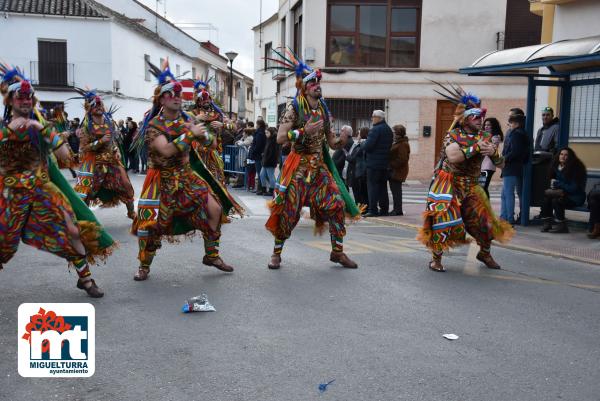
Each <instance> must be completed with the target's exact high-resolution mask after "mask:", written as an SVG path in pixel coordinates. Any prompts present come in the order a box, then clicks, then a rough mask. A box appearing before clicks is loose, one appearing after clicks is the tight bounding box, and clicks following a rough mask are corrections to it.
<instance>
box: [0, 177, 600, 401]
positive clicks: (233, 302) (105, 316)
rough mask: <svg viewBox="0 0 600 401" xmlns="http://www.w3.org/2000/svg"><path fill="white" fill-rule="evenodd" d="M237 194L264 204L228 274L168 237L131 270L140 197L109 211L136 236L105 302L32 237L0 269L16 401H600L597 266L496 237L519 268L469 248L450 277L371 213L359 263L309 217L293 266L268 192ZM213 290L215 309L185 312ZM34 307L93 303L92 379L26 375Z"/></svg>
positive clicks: (502, 253) (3, 343)
mask: <svg viewBox="0 0 600 401" xmlns="http://www.w3.org/2000/svg"><path fill="white" fill-rule="evenodd" d="M142 178H143V177H134V182H135V184H136V187H139V185H141V181H142ZM239 194H241V195H242V197H241V199H242V201H243V202H244V203H246V204H247V206H248V207H249V208H250V209H251V211H252V212H253V215H252V216H250V217H247V218H244V219H242V220H235V221H233V223H232V224H229V225H227V226H225V227H224V229H223V238H222V246H221V253H222V256H223V258H224V259H225V260H226V261H228V262H229V263H231V264H233V265H234V266H235V268H236V271H235V272H234V273H233V274H229V275H228V274H224V273H222V272H219V271H217V270H216V269H213V268H210V267H206V266H203V265H202V264H201V259H202V255H203V247H202V241H201V239H196V240H194V241H193V242H190V241H184V242H182V243H181V244H179V245H168V244H166V245H165V246H164V247H163V249H161V250H160V251H159V254H158V256H157V257H156V259H155V262H154V265H153V270H152V273H151V276H150V279H149V280H148V281H146V282H135V281H133V280H132V277H133V274H134V273H135V270H136V267H137V263H136V253H137V248H136V241H135V238H134V237H132V236H130V235H128V233H127V231H128V226H129V221H128V220H127V219H126V218H124V216H125V208H124V207H121V208H118V209H110V210H99V211H98V213H97V215H98V217H99V218H100V219H101V221H103V222H104V224H105V226H106V227H107V228H108V230H109V231H110V232H111V233H112V234H113V235H114V236H115V238H116V239H118V240H119V241H120V244H121V245H120V249H119V250H117V251H116V252H115V254H114V255H113V257H112V258H111V259H110V260H109V261H108V264H106V265H104V266H100V267H96V268H95V269H94V275H95V278H96V279H97V281H98V283H99V284H100V285H101V286H102V287H103V289H104V290H105V292H106V296H105V297H104V298H103V299H99V300H92V299H90V298H87V297H86V295H85V293H84V292H83V291H81V290H78V289H76V288H75V281H76V274H75V273H74V272H71V273H69V272H68V271H67V269H66V267H65V263H64V262H63V261H62V260H61V259H58V258H56V257H54V256H52V255H48V254H45V253H41V252H39V251H37V250H34V249H33V248H30V247H27V246H26V245H21V247H20V249H19V252H18V254H17V256H16V257H15V258H14V259H13V260H12V261H11V262H10V263H8V265H6V267H5V269H4V270H3V271H0V355H2V357H1V358H0V399H1V400H25V399H27V400H56V399H62V400H277V401H283V400H295V401H298V400H344V401H351V400H427V401H433V400H457V401H458V400H461V401H462V400H478V401H479V400H489V401H493V400H510V401H515V400H527V401H530V400H544V401H547V400H598V399H599V398H600V395H599V394H600V369H599V368H598V366H600V362H599V361H600V337H599V335H598V333H599V332H600V269H599V268H598V266H592V265H586V264H580V263H575V262H570V261H565V260H562V259H554V258H550V257H546V256H540V255H532V254H526V253H520V252H515V251H509V250H505V249H500V248H494V249H493V253H494V255H495V257H496V259H497V260H498V262H499V263H500V264H501V265H502V266H503V270H501V271H490V270H487V269H486V268H485V267H483V266H482V265H481V264H480V263H478V262H477V261H476V260H475V257H474V256H475V253H476V251H477V250H476V248H475V247H463V248H460V249H458V250H456V251H454V252H452V254H451V255H449V256H448V257H447V258H445V265H446V267H447V269H448V272H447V273H435V272H431V271H429V270H428V269H427V268H426V265H427V261H428V260H429V256H428V254H427V253H426V252H425V250H424V249H423V247H422V246H421V245H420V244H418V243H417V242H416V241H415V240H414V236H415V232H414V231H411V230H409V229H402V228H395V227H387V226H379V225H375V224H371V223H368V222H361V223H358V224H354V225H352V226H350V227H349V229H348V236H347V237H346V250H347V251H348V253H349V255H351V257H353V258H354V259H355V260H356V261H357V262H358V263H359V269H358V270H346V269H343V268H340V267H337V266H336V265H334V264H332V263H331V262H329V239H328V236H324V237H314V236H313V234H312V225H311V223H310V221H302V222H301V223H300V225H299V226H298V228H297V229H296V231H295V232H294V235H293V237H292V239H291V240H290V241H288V243H287V244H286V247H285V249H284V254H283V256H284V257H283V264H282V268H281V270H279V271H270V270H268V269H267V267H266V264H267V262H268V260H269V255H270V253H271V247H272V239H271V237H270V234H269V233H268V232H267V231H265V229H264V227H263V224H264V222H265V216H264V214H265V208H264V199H265V198H258V197H256V196H254V195H247V194H246V193H243V192H240V193H239ZM201 293H206V294H207V295H208V298H209V300H210V302H211V303H212V304H213V305H214V306H215V308H216V312H214V313H194V314H183V313H181V306H182V304H183V302H184V301H185V299H186V298H188V297H191V296H194V295H198V294H201ZM24 302H91V303H93V304H94V305H95V308H96V373H95V375H94V376H93V377H91V378H85V379H58V378H50V379H31V378H22V377H20V376H19V374H18V373H17V308H18V306H19V305H20V304H21V303H24ZM445 333H453V334H456V335H458V336H459V339H458V340H455V341H449V340H446V339H444V338H443V337H442V335H443V334H445ZM333 379H335V382H334V383H332V384H331V385H330V386H329V387H328V389H327V390H326V391H325V392H324V393H320V392H319V390H318V386H319V384H320V383H324V382H328V381H330V380H333Z"/></svg>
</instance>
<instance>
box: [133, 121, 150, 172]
mask: <svg viewBox="0 0 600 401" xmlns="http://www.w3.org/2000/svg"><path fill="white" fill-rule="evenodd" d="M131 122H132V123H133V120H132V121H131ZM140 125H142V122H141V121H140ZM140 162H141V164H142V169H141V170H140V173H141V174H146V170H147V168H148V147H147V146H146V142H144V144H143V145H142V150H141V151H140Z"/></svg>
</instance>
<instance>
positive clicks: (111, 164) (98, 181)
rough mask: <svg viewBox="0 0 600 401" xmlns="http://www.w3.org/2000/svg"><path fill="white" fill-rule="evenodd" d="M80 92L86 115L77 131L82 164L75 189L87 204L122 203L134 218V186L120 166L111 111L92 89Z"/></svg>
mask: <svg viewBox="0 0 600 401" xmlns="http://www.w3.org/2000/svg"><path fill="white" fill-rule="evenodd" d="M79 91H80V93H82V95H83V96H82V97H83V98H84V99H85V109H86V115H85V117H84V119H83V123H82V126H81V130H80V132H81V133H80V140H81V143H80V147H79V153H80V155H79V160H80V162H81V164H80V167H79V169H78V171H77V184H76V185H75V191H76V192H77V193H78V194H79V196H80V197H81V199H82V200H83V201H84V202H85V203H87V204H88V205H100V206H101V207H114V206H117V205H118V204H119V202H122V203H124V204H125V205H126V206H127V214H128V217H130V218H132V219H133V217H134V216H135V212H134V208H133V186H132V185H131V181H130V180H129V177H128V176H127V172H126V171H125V168H124V166H123V162H122V155H121V151H120V150H119V145H118V142H119V139H118V131H117V129H116V126H115V123H114V121H113V120H112V117H111V115H112V112H105V111H104V106H103V102H102V99H101V98H100V97H99V96H98V95H97V94H96V93H95V92H93V91H87V92H86V91H83V90H79ZM96 108H97V111H96V110H95V109H96ZM95 112H97V114H94V113H95Z"/></svg>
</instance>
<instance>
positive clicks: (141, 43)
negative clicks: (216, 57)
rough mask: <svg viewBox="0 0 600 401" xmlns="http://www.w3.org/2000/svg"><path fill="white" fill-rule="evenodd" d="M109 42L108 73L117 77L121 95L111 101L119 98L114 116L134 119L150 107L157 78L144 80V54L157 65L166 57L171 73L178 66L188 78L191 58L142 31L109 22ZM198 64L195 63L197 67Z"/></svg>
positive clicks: (139, 117) (174, 71) (138, 118)
mask: <svg viewBox="0 0 600 401" xmlns="http://www.w3.org/2000/svg"><path fill="white" fill-rule="evenodd" d="M111 44H112V49H111V52H112V60H113V63H112V67H111V68H112V76H113V79H114V80H119V82H120V90H119V93H120V94H122V96H117V97H116V98H115V101H117V102H119V100H120V101H121V102H120V103H119V106H120V109H119V110H118V111H117V113H116V116H117V117H118V118H125V117H127V116H131V117H133V118H134V119H135V120H136V121H137V120H140V119H141V117H142V116H143V115H144V112H145V111H146V110H148V109H149V108H150V106H151V102H150V98H151V97H152V94H153V91H154V88H155V87H156V83H157V81H156V79H155V78H154V76H151V77H150V80H149V81H146V80H145V71H146V69H147V66H146V65H145V62H144V55H145V54H148V55H149V56H150V62H152V63H153V64H155V65H156V66H160V59H161V58H163V59H166V58H167V57H168V58H169V65H170V68H171V71H172V72H173V74H175V73H176V66H177V65H179V66H180V70H181V73H183V72H185V71H190V72H189V73H188V74H187V75H186V76H185V77H186V78H191V74H192V73H191V71H192V59H191V58H188V57H184V56H182V55H180V54H178V53H174V52H173V51H172V50H171V49H168V48H166V47H164V46H162V45H160V44H158V43H156V42H154V41H153V40H151V39H150V38H148V37H146V36H144V35H143V34H141V33H138V32H136V31H134V30H132V29H129V28H127V27H124V26H122V25H121V24H118V23H116V22H113V23H111ZM199 67H200V66H199V65H197V68H199Z"/></svg>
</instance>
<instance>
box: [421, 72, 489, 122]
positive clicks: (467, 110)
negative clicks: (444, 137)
mask: <svg viewBox="0 0 600 401" xmlns="http://www.w3.org/2000/svg"><path fill="white" fill-rule="evenodd" d="M431 82H433V83H434V84H436V85H437V86H439V87H440V88H441V89H442V91H443V92H440V91H438V90H437V89H434V90H433V91H434V92H435V93H437V94H439V95H441V96H442V97H443V98H444V99H446V100H449V101H451V102H452V103H454V104H455V105H456V110H455V111H454V122H453V123H452V125H451V126H450V130H452V129H453V128H454V126H455V125H456V124H457V123H460V122H462V121H463V120H464V119H465V118H467V117H468V116H471V115H476V116H481V117H485V113H486V111H487V110H486V109H484V108H481V99H480V98H479V97H477V96H475V95H474V94H472V93H469V92H466V91H465V90H464V89H463V88H462V87H461V86H460V85H457V84H452V83H450V82H448V83H447V85H446V86H444V85H443V84H441V83H439V82H437V81H433V80H431Z"/></svg>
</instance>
